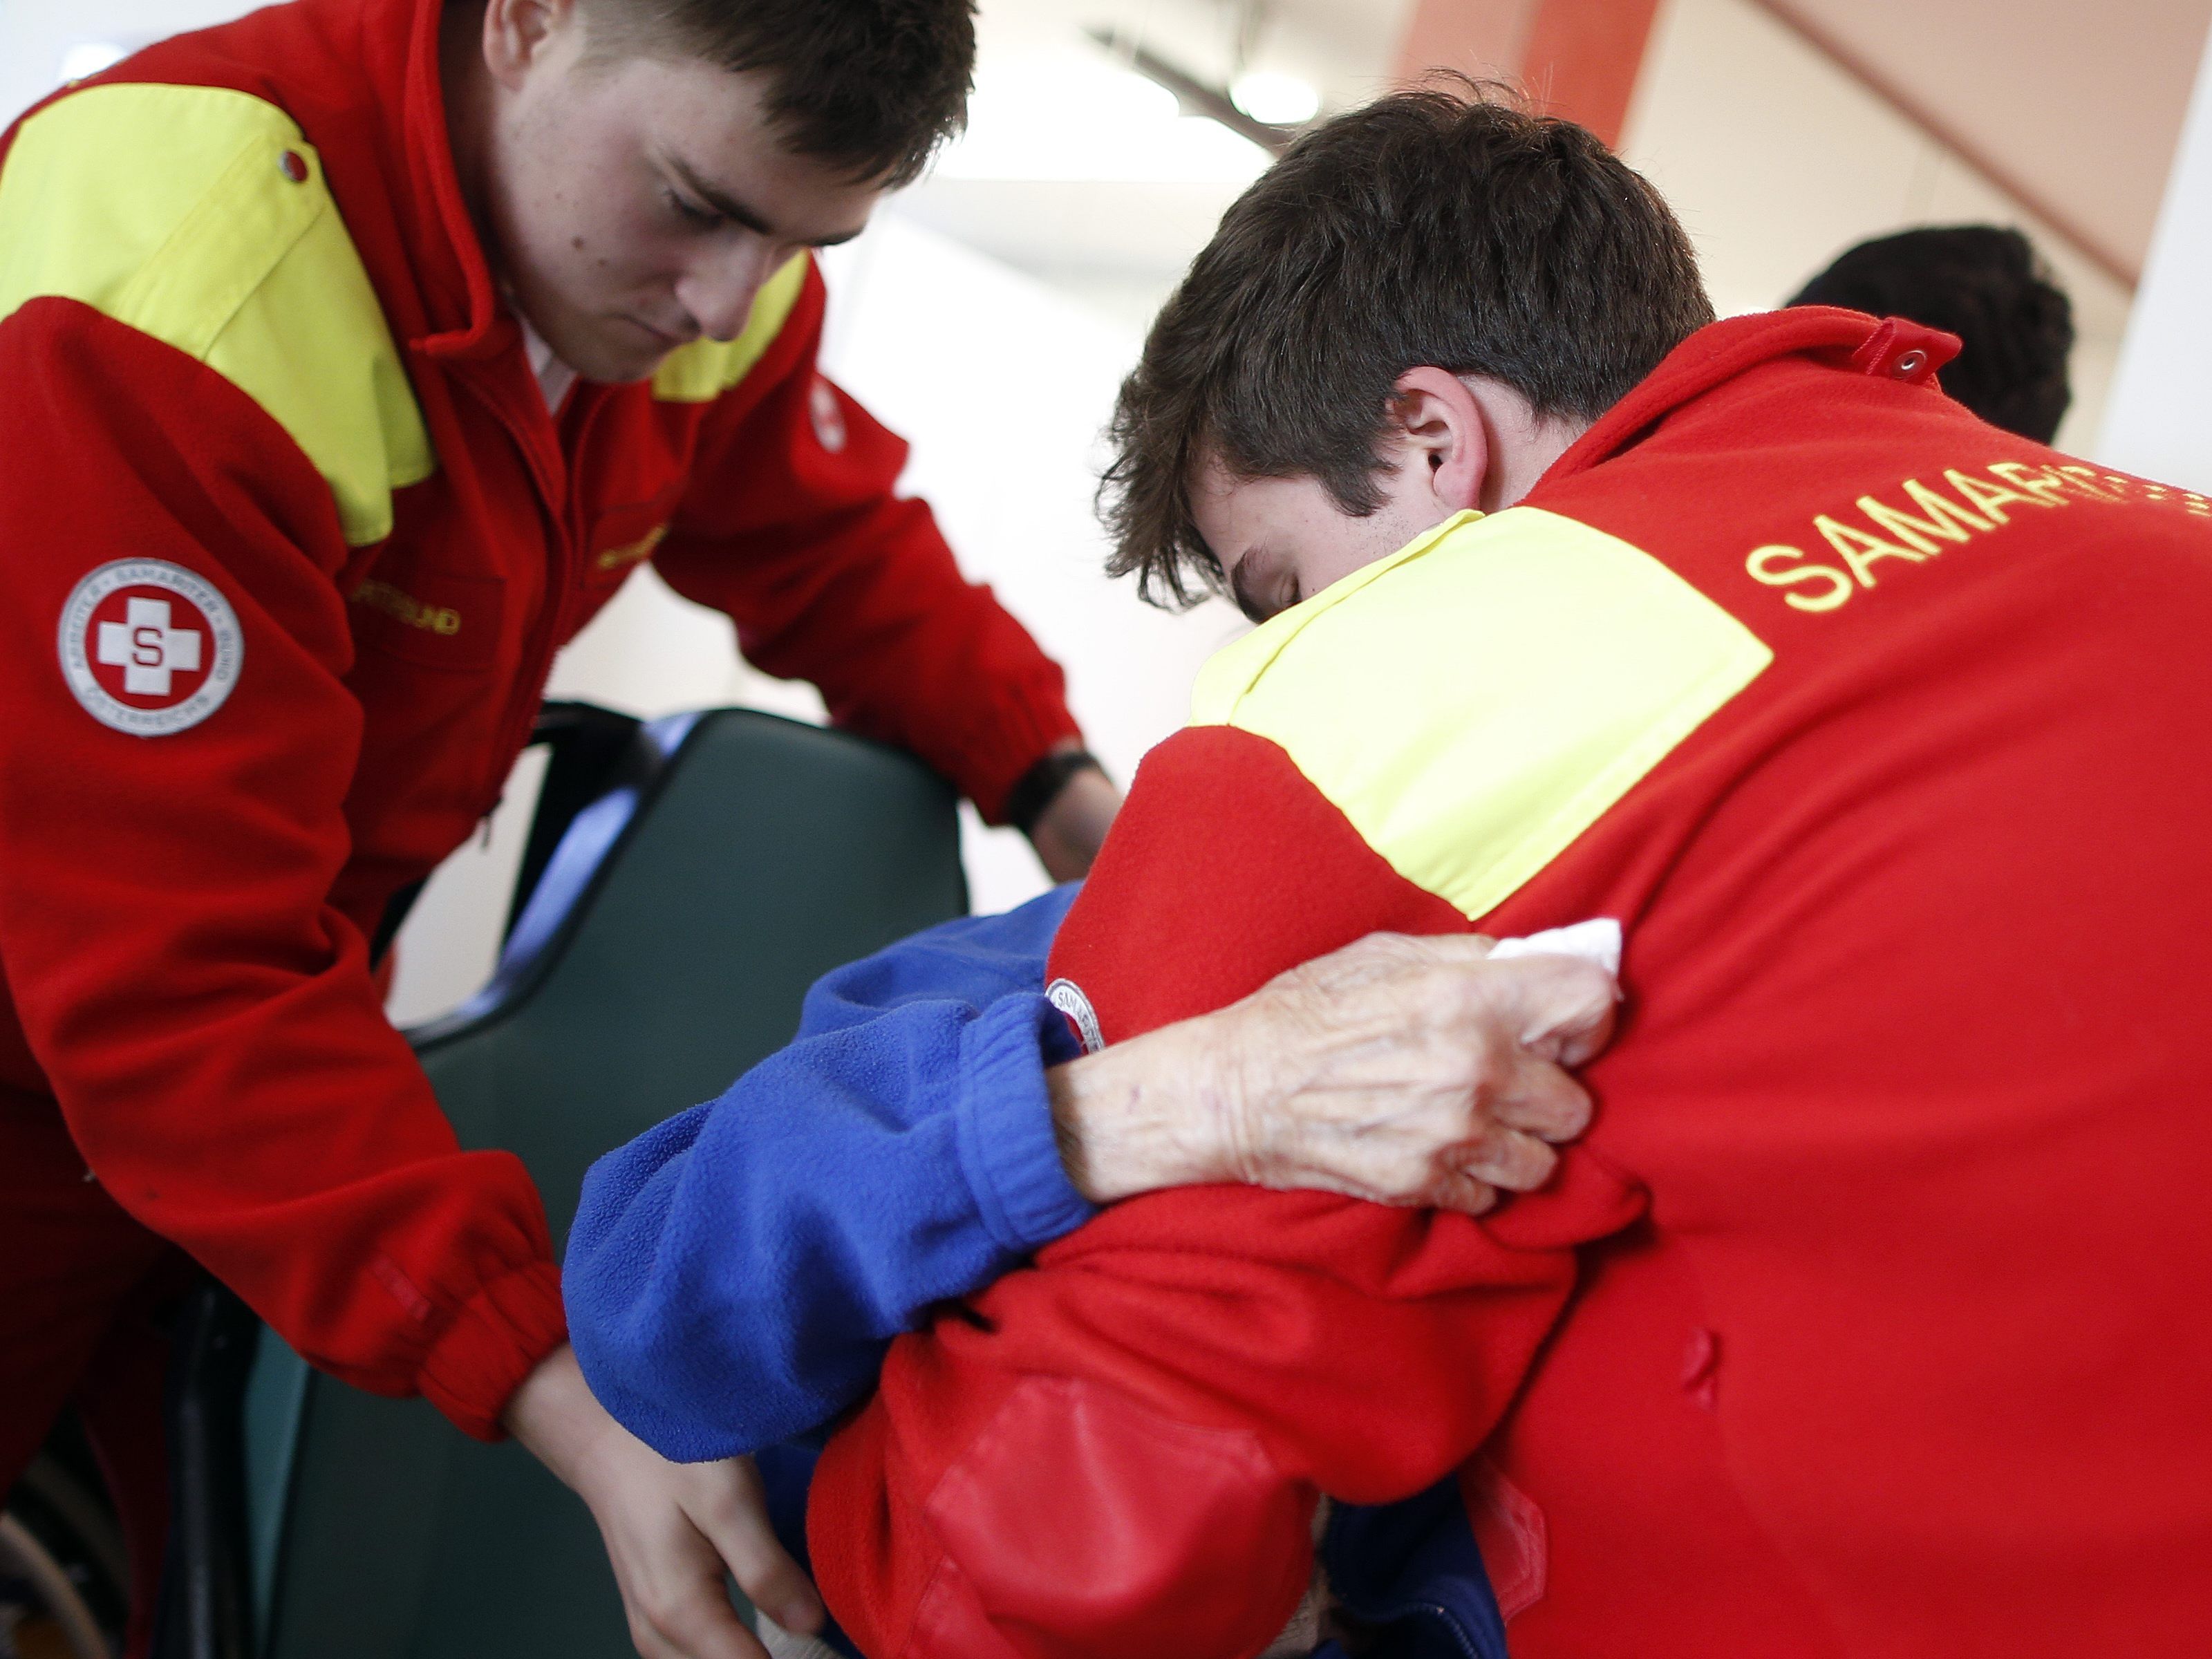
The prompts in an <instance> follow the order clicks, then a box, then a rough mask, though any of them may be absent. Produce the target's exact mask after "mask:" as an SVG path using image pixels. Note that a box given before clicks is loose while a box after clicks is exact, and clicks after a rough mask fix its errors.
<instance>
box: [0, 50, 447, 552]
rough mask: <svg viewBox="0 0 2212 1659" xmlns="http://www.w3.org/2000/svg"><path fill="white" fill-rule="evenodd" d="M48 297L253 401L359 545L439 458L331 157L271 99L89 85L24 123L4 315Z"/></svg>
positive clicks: (8, 201) (0, 312) (3, 188)
mask: <svg viewBox="0 0 2212 1659" xmlns="http://www.w3.org/2000/svg"><path fill="white" fill-rule="evenodd" d="M288 156H289V157H290V158H292V159H291V160H290V161H287V160H286V158H287V157H288ZM49 295H51V296H54V297H58V298H63V299H70V300H76V301H80V302H82V303H83V304H85V305H88V306H90V307H93V308H94V310H97V311H99V312H101V313H104V314H105V315H106V316H108V317H111V318H112V319H114V320H115V321H117V322H118V323H122V324H125V325H127V326H129V327H131V328H135V329H137V330H138V331H140V332H141V333H143V334H148V335H150V336H152V337H154V338H155V339H157V340H161V341H163V342H165V343H167V344H169V345H172V346H174V347H175V348H176V349H178V350H179V351H182V352H185V354H187V355H188V356H192V357H195V358H197V359H199V360H200V361H201V362H204V363H206V364H207V365H208V367H209V368H212V369H214V370H215V371H216V373H217V374H221V375H222V376H223V377H224V378H225V379H226V380H229V381H230V382H231V384H232V385H234V386H237V387H238V388H239V390H240V391H241V392H245V393H246V395H247V396H248V397H250V398H252V399H253V400H254V402H255V403H257V404H259V405H260V406H261V408H262V409H263V410H264V411H265V412H266V413H267V414H268V415H269V416H270V419H272V420H274V421H275V422H276V423H277V424H278V425H279V426H281V427H283V428H284V430H285V431H286V432H287V433H288V434H289V435H290V436H291V438H292V441H294V442H295V443H296V444H298V445H299V447H300V448H301V452H302V453H305V454H306V456H307V459H308V461H309V462H310V463H311V464H312V465H313V466H314V467H315V469H316V471H319V472H320V473H321V474H322V476H323V477H324V479H325V481H326V482H327V483H329V485H330V489H331V498H332V500H333V501H334V502H335V504H336V506H337V515H338V522H339V524H340V526H341V527H342V528H343V532H344V534H345V539H346V540H347V542H348V543H349V544H352V545H354V546H356V547H358V546H365V545H367V544H370V543H373V542H378V541H381V540H383V539H384V538H385V537H386V536H388V535H390V534H391V533H392V491H393V490H394V489H398V488H401V487H404V485H407V484H410V483H418V482H420V481H421V480H422V479H423V478H426V477H429V476H430V474H431V473H432V472H433V471H435V470H436V466H437V462H436V458H435V455H434V454H433V453H432V452H431V448H430V440H429V435H428V432H427V431H426V430H425V429H424V428H423V425H422V413H421V411H420V410H418V409H417V408H416V403H415V398H414V393H413V392H412V391H411V390H410V387H409V386H408V383H407V376H406V373H405V371H404V368H403V367H402V366H401V362H400V357H399V353H398V348H397V347H396V346H395V345H394V344H393V343H392V331H391V329H390V328H389V326H388V325H386V322H385V319H384V313H383V310H382V308H381V307H380V306H379V305H378V304H377V301H376V295H375V291H374V289H372V288H371V287H370V285H369V281H368V272H367V271H366V270H364V269H363V268H362V263H361V256H360V254H359V252H357V251H356V249H355V247H354V245H353V240H352V238H351V237H349V235H348V234H346V229H345V226H344V223H343V221H342V220H340V218H339V217H338V214H337V208H336V206H335V204H333V203H332V202H331V196H330V191H329V190H328V188H327V187H326V186H325V184H324V181H323V176H322V168H321V166H320V163H319V159H318V157H317V156H316V154H315V151H314V150H313V148H312V147H311V146H309V145H308V144H307V142H306V141H305V139H304V138H303V137H301V132H300V129H299V127H298V126H297V125H295V123H294V122H293V120H292V118H290V117H289V116H288V115H286V114H285V113H284V112H283V111H282V110H280V109H278V108H277V107H276V106H275V105H273V104H270V103H268V102H266V101H264V100H262V99H258V98H255V97H252V96H251V95H249V94H246V93H242V92H234V91H231V90H229V89H228V88H217V87H173V86H141V85H131V84H122V85H115V86H100V87H90V88H86V89H85V90H84V91H82V92H79V93H75V94H71V95H70V96H69V97H66V98H64V99H62V100H59V101H58V102H57V103H55V104H52V105H50V106H48V107H46V109H44V110H42V111H40V112H39V113H38V114H37V115H35V116H33V118H31V119H30V120H28V121H27V122H25V123H24V125H23V127H22V130H21V132H19V133H18V134H17V135H16V138H15V145H14V147H13V148H12V149H10V150H9V155H8V161H7V166H6V167H5V169H4V170H0V318H4V317H6V316H9V315H10V314H12V313H14V312H15V310H16V309H17V308H18V307H21V306H22V305H24V304H25V303H26V302H27V301H31V300H33V299H38V298H40V297H44V296H49Z"/></svg>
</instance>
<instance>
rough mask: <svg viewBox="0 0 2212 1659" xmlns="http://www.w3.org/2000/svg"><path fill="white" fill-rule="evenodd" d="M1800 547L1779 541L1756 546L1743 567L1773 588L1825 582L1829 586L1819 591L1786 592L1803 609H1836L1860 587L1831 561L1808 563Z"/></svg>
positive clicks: (1787, 598) (1787, 602)
mask: <svg viewBox="0 0 2212 1659" xmlns="http://www.w3.org/2000/svg"><path fill="white" fill-rule="evenodd" d="M1804 557H1805V555H1804V553H1803V552H1802V550H1800V549H1797V548H1795V547H1790V546H1788V545H1786V544H1781V543H1777V544H1774V545H1772V546H1770V547H1761V548H1755V549H1753V550H1752V552H1751V553H1750V554H1749V555H1748V556H1747V557H1746V558H1745V559H1744V562H1743V568H1745V569H1746V570H1747V571H1749V572H1750V573H1751V579H1752V580H1753V581H1755V582H1765V584H1766V585H1767V586H1769V587H1795V586H1798V585H1800V584H1801V583H1804V582H1811V581H1825V582H1826V584H1827V586H1826V589H1824V590H1823V591H1822V592H1818V593H1784V595H1783V596H1782V602H1783V603H1784V605H1790V606H1791V607H1793V608H1794V609H1796V610H1799V611H1833V610H1834V609H1835V608H1836V607H1837V606H1838V605H1841V604H1843V603H1844V600H1846V599H1850V596H1851V595H1852V593H1853V592H1856V591H1857V590H1856V589H1854V588H1853V587H1852V586H1851V579H1850V577H1849V576H1846V575H1845V574H1844V573H1843V572H1842V571H1840V570H1838V569H1837V568H1835V567H1834V566H1833V565H1829V564H1806V563H1803V562H1802V560H1803V559H1804ZM1789 560H1795V561H1799V562H1798V563H1797V565H1796V568H1794V569H1784V568H1780V567H1781V566H1782V565H1783V564H1784V561H1789Z"/></svg>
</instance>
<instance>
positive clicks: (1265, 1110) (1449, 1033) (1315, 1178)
mask: <svg viewBox="0 0 2212 1659" xmlns="http://www.w3.org/2000/svg"><path fill="white" fill-rule="evenodd" d="M1493 948H1494V941H1492V940H1491V939H1484V938H1481V937H1479V936H1467V935H1456V936H1448V937H1441V938H1413V937H1409V936H1407V935H1403V934H1395V933H1376V934H1370V936H1369V937H1367V938H1366V939H1361V940H1358V942H1356V943H1354V944H1352V945H1346V947H1344V948H1343V949H1342V950H1340V951H1335V952H1334V953H1332V954H1330V955H1328V956H1326V957H1318V958H1316V960H1314V961H1312V962H1310V963H1305V964H1304V965H1303V966H1301V967H1298V968H1295V969H1291V971H1289V972H1288V973H1285V974H1283V975H1279V976H1278V977H1277V978H1275V979H1274V980H1273V981H1270V982H1269V983H1267V985H1265V986H1263V987H1261V989H1259V990H1258V991H1256V992H1255V993H1253V994H1252V995H1250V996H1249V997H1247V998H1245V999H1244V1000H1243V1001H1241V1002H1237V1003H1235V1004H1232V1005H1231V1006H1229V1007H1226V1008H1224V1009H1221V1010H1219V1011H1218V1012H1214V1013H1212V1014H1208V1015H1206V1016H1203V1017H1201V1018H1196V1019H1190V1020H1185V1021H1182V1022H1181V1023H1179V1024H1174V1025H1169V1026H1164V1027H1162V1028H1161V1029H1159V1030H1156V1031H1152V1032H1148V1033H1146V1035H1144V1036H1140V1037H1137V1038H1134V1039H1133V1040H1132V1041H1130V1042H1124V1043H1118V1044H1116V1045H1115V1046H1114V1047H1113V1048H1108V1049H1106V1050H1104V1051H1103V1052H1102V1053H1099V1054H1092V1055H1088V1056H1085V1058H1084V1059H1082V1060H1075V1061H1073V1062H1070V1063H1069V1064H1068V1065H1066V1066H1059V1067H1056V1068H1054V1073H1053V1075H1052V1084H1053V1092H1054V1109H1055V1113H1056V1115H1057V1117H1058V1121H1060V1127H1061V1131H1062V1137H1063V1146H1064V1149H1065V1151H1066V1154H1067V1162H1068V1165H1069V1168H1070V1171H1071V1173H1072V1174H1073V1176H1074V1178H1075V1180H1076V1183H1077V1185H1078V1186H1079V1188H1081V1189H1082V1190H1083V1191H1084V1192H1085V1194H1087V1195H1089V1196H1090V1197H1091V1198H1093V1199H1094V1200H1098V1201H1101V1202H1103V1201H1108V1200H1112V1199H1115V1198H1122V1197H1127V1196H1129V1195H1131V1194H1135V1193H1139V1192H1148V1191H1152V1190H1153V1189H1155V1188H1161V1187H1168V1186H1175V1185H1181V1184H1185V1183H1188V1182H1197V1181H1234V1182H1247V1183H1250V1184H1254V1185H1258V1186H1265V1187H1273V1188H1318V1189H1322V1190H1325V1191H1330V1192H1338V1193H1343V1194H1348V1195H1350V1196H1352V1197H1357V1198H1364V1199H1370V1200H1376V1201H1377V1202H1381V1203H1386V1204H1401V1205H1417V1206H1437V1207H1441V1208H1448V1209H1455V1210H1460V1211H1463V1212H1467V1213H1469V1214H1478V1215H1479V1214H1480V1213H1482V1212H1484V1211H1486V1210H1487V1209H1489V1208H1490V1207H1491V1206H1492V1205H1494V1204H1495V1203H1496V1202H1497V1200H1498V1192H1499V1191H1500V1190H1505V1191H1515V1192H1524V1191H1528V1190H1529V1189H1531V1188H1535V1187H1539V1186H1541V1185H1542V1184H1543V1183H1544V1182H1545V1181H1546V1180H1547V1179H1548V1178H1549V1177H1550V1176H1551V1173H1552V1170H1553V1167H1554V1166H1555V1165H1556V1164H1557V1162H1558V1157H1559V1155H1558V1153H1557V1152H1555V1151H1554V1150H1553V1148H1554V1147H1555V1146H1557V1145H1559V1143H1561V1142H1564V1141H1567V1140H1571V1139H1574V1137H1575V1136H1577V1135H1578V1134H1580V1133H1582V1131H1583V1129H1584V1128H1585V1127H1588V1125H1589V1114H1590V1103H1589V1095H1588V1094H1587V1093H1586V1092H1585V1091H1583V1087H1582V1085H1580V1084H1578V1083H1577V1082H1576V1081H1575V1079H1573V1078H1572V1077H1571V1076H1570V1075H1569V1074H1568V1070H1567V1068H1569V1067H1571V1066H1578V1065H1581V1064H1582V1063H1583V1062H1584V1061H1585V1060H1589V1058H1590V1057H1591V1056H1593V1055H1594V1054H1596V1053H1597V1052H1598V1051H1599V1050H1600V1049H1601V1048H1603V1047H1604V1046H1605V1043H1606V1042H1607V1039H1608V1038H1609V1037H1610V1036H1612V1033H1613V1012H1614V1009H1615V1006H1616V1005H1617V1002H1618V994H1617V992H1616V989H1615V987H1614V983H1613V979H1612V977H1611V975H1608V974H1607V973H1606V972H1605V971H1604V970H1603V969H1601V968H1598V967H1595V966H1594V965H1593V964H1591V963H1588V962H1585V961H1582V960H1580V959H1578V958H1576V957H1570V956H1550V955H1532V956H1522V957H1512V958H1510V959H1509V958H1499V959H1497V960H1492V957H1491V951H1492V949H1493Z"/></svg>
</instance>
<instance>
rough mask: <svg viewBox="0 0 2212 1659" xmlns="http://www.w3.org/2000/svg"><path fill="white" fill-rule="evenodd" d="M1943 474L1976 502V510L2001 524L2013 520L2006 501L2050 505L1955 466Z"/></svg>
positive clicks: (2027, 504) (1959, 490) (1955, 487)
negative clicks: (1973, 475) (2006, 508)
mask: <svg viewBox="0 0 2212 1659" xmlns="http://www.w3.org/2000/svg"><path fill="white" fill-rule="evenodd" d="M1943 476H1944V477H1945V478H1947V479H1948V480H1949V481H1950V484H1951V488H1952V489H1955V490H1957V491H1958V492H1959V493H1960V495H1964V496H1965V497H1966V499H1967V500H1968V501H1972V503H1973V504H1974V510H1975V511H1976V512H1978V513H1984V514H1986V515H1987V516H1989V517H1990V518H1992V519H1995V520H1996V521H1997V522H1998V523H1999V524H2010V523H2011V522H2012V520H2011V519H2010V518H2009V517H2008V516H2007V514H2006V513H2005V510H2004V507H2003V503H2004V502H2006V501H2018V502H2020V503H2021V505H2022V506H2023V507H2047V506H2049V505H2050V503H2049V502H2047V501H2038V500H2037V499H2036V498H2035V497H2034V496H2033V495H2021V492H2020V491H2019V490H2017V489H2007V488H2005V486H2004V485H2002V484H2001V483H1990V481H1989V480H1988V479H1987V478H1977V477H1972V476H1971V475H1970V474H1967V473H1965V472H1961V471H1959V469H1958V468H1957V467H1955V466H1954V467H1952V468H1951V469H1950V470H1949V471H1946V472H1945V473H1944V474H1943Z"/></svg>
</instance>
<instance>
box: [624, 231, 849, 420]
mask: <svg viewBox="0 0 2212 1659" xmlns="http://www.w3.org/2000/svg"><path fill="white" fill-rule="evenodd" d="M811 264H812V260H811V256H810V255H808V254H805V253H797V254H793V256H792V257H791V258H790V259H789V260H788V261H787V262H786V263H785V264H784V266H783V268H782V269H781V270H778V271H777V272H776V273H775V276H771V277H769V279H768V281H767V282H765V283H763V284H761V291H760V292H759V293H758V294H757V295H754V296H753V308H752V314H751V315H750V316H749V317H747V318H746V319H745V327H744V333H742V334H740V335H738V337H737V338H736V339H734V340H694V341H693V342H692V343H690V345H687V346H679V347H678V348H677V349H675V350H674V351H671V352H670V353H669V354H668V356H666V357H665V358H664V359H662V361H661V364H660V367H659V368H658V369H656V370H655V371H654V372H653V396H654V397H655V398H659V400H660V401H661V402H663V403H669V404H708V403H712V402H714V399H715V398H719V397H720V396H721V395H722V394H723V393H724V392H727V391H728V390H729V389H730V388H731V387H732V386H735V385H737V383H738V381H740V380H744V378H745V376H746V375H748V374H751V373H752V372H753V365H754V364H755V363H757V362H760V360H761V358H762V357H763V356H765V355H766V354H767V351H768V349H769V347H770V346H772V345H774V344H775V337H776V336H777V335H779V334H781V332H783V325H784V324H785V323H787V322H788V321H789V320H790V319H791V312H792V307H794V306H796V305H797V304H798V303H799V295H800V294H801V293H803V292H804V291H805V288H806V273H807V271H808V270H809V269H810V268H811Z"/></svg>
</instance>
